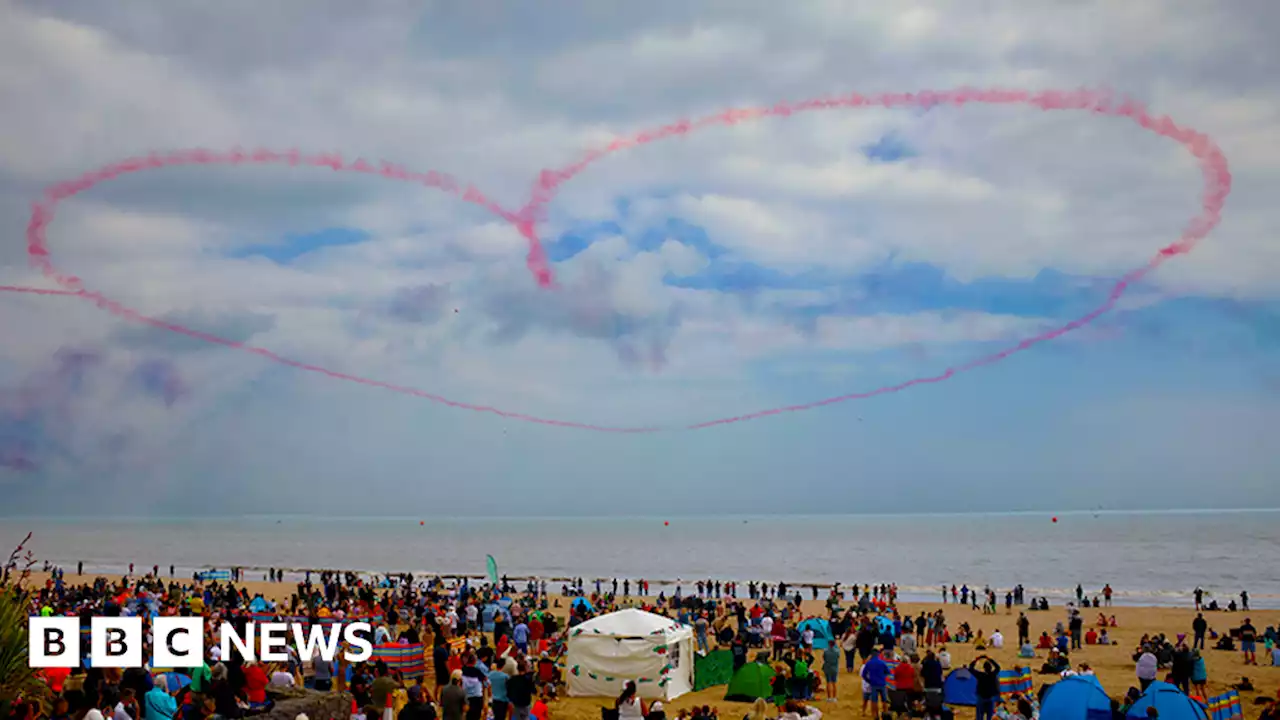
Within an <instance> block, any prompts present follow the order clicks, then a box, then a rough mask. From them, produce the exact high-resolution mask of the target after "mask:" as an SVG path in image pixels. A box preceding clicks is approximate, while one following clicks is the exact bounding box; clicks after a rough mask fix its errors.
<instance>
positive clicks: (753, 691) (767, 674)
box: [724, 663, 774, 702]
mask: <svg viewBox="0 0 1280 720" xmlns="http://www.w3.org/2000/svg"><path fill="white" fill-rule="evenodd" d="M773 674H774V673H773V668H771V667H769V666H768V665H765V664H764V663H747V664H746V665H743V666H742V667H741V668H739V669H738V672H736V673H734V674H733V679H732V680H730V681H729V690H728V692H726V693H725V695H724V699H725V700H729V701H731V702H755V700H756V698H768V697H772V696H773Z"/></svg>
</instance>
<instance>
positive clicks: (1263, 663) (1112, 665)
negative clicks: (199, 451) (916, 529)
mask: <svg viewBox="0 0 1280 720" xmlns="http://www.w3.org/2000/svg"><path fill="white" fill-rule="evenodd" d="M46 578H47V575H46V574H43V573H35V574H33V576H32V579H31V582H33V583H43V582H44V581H45V579H46ZM66 579H67V581H68V582H71V583H75V582H77V581H79V580H91V579H92V578H89V577H88V576H87V575H86V576H85V578H76V577H75V576H74V575H73V574H72V573H68V575H67V578H66ZM114 579H118V578H114ZM239 585H240V586H242V587H244V588H246V589H247V590H248V592H249V593H250V594H255V593H262V595H263V596H264V597H267V598H270V599H272V600H276V601H287V600H288V597H289V595H290V594H291V593H292V592H293V590H294V585H293V584H291V583H287V582H286V583H270V582H263V581H255V580H248V581H244V582H241V583H239ZM806 594H807V593H806ZM552 597H553V601H554V600H559V602H560V605H561V607H560V608H558V609H554V611H555V612H556V613H557V614H562V615H563V614H565V613H566V612H567V608H568V605H569V603H568V600H567V599H566V598H563V597H560V596H552ZM898 607H899V610H900V612H902V613H904V614H905V613H911V614H913V615H918V614H919V613H920V612H921V611H926V612H932V611H934V610H937V609H940V608H941V609H943V610H944V611H945V613H946V617H947V622H948V625H949V626H950V627H953V628H954V627H958V626H959V624H960V623H962V622H968V623H969V625H970V626H971V627H972V628H973V629H974V630H975V631H976V630H982V631H983V634H984V635H985V636H990V635H991V633H992V632H994V631H995V630H999V631H1001V633H1002V634H1003V635H1004V636H1005V638H1006V641H1005V647H1004V648H1002V649H999V650H996V649H987V650H986V651H985V654H987V655H988V656H990V657H992V658H994V659H995V660H996V661H997V662H998V663H1000V665H1001V667H1003V668H1005V669H1008V668H1012V667H1016V666H1019V665H1023V666H1025V665H1031V666H1032V669H1033V672H1034V671H1035V670H1038V669H1039V666H1040V664H1041V663H1042V662H1043V658H1044V653H1045V651H1038V657H1037V658H1035V659H1033V660H1026V659H1019V658H1018V657H1017V648H1016V646H1015V645H1016V643H1015V641H1016V638H1017V627H1016V625H1015V621H1016V619H1017V617H1018V612H1019V610H1018V608H1017V607H1015V608H1014V609H1013V613H1012V614H1006V612H1005V609H1004V607H1003V605H1002V606H1001V607H1000V608H999V609H998V612H997V614H995V615H984V614H982V612H981V610H974V609H971V608H970V607H968V606H961V605H957V604H950V603H949V604H947V605H940V604H937V603H900V604H899V606H898ZM1103 611H1105V612H1106V614H1107V615H1115V617H1116V621H1117V625H1118V626H1117V627H1116V628H1111V629H1110V634H1111V637H1112V639H1113V640H1114V641H1115V644H1113V645H1110V646H1106V647H1103V646H1097V645H1092V646H1091V645H1086V646H1085V647H1084V648H1083V649H1082V650H1076V651H1074V652H1072V654H1071V662H1072V665H1073V667H1074V666H1077V665H1079V664H1080V663H1088V664H1089V665H1090V666H1091V667H1092V668H1093V669H1094V670H1095V671H1096V672H1097V675H1098V677H1099V679H1100V680H1101V681H1102V685H1103V687H1104V688H1105V689H1106V690H1107V693H1108V694H1109V695H1111V696H1113V697H1119V696H1122V695H1123V694H1124V693H1125V691H1126V690H1127V689H1128V688H1129V687H1130V686H1137V685H1138V682H1137V679H1136V676H1135V672H1134V661H1133V658H1132V655H1133V652H1134V650H1135V647H1136V645H1137V643H1138V641H1139V640H1140V639H1141V638H1142V636H1143V635H1144V634H1155V633H1165V634H1166V635H1168V636H1169V637H1171V638H1172V637H1176V636H1177V635H1178V634H1179V633H1187V635H1188V638H1190V636H1191V622H1192V620H1193V619H1194V618H1195V616H1196V612H1195V610H1193V609H1192V608H1168V607H1133V606H1129V607H1120V606H1116V607H1111V608H1102V609H1100V610H1085V611H1083V615H1084V618H1085V621H1086V622H1085V627H1086V630H1087V629H1088V627H1089V626H1090V625H1092V624H1093V623H1094V621H1095V620H1096V618H1097V615H1098V613H1099V612H1103ZM804 612H805V613H806V615H810V614H812V615H819V616H823V617H825V616H826V614H825V613H826V608H825V607H824V606H823V603H822V602H821V601H812V600H809V599H806V600H805V602H804ZM1027 617H1028V618H1029V619H1030V621H1031V628H1030V632H1031V636H1032V638H1033V642H1034V638H1036V637H1038V636H1039V635H1040V632H1041V631H1042V630H1049V631H1050V632H1052V630H1053V627H1054V625H1055V624H1056V623H1057V622H1059V621H1060V620H1061V621H1065V618H1066V613H1065V609H1064V608H1063V607H1062V606H1054V607H1051V608H1050V609H1049V611H1048V612H1028V613H1027ZM1205 617H1206V619H1208V621H1209V626H1210V627H1211V628H1212V629H1214V630H1217V631H1218V632H1220V633H1225V632H1226V631H1227V630H1228V629H1229V628H1231V627H1235V626H1237V625H1239V624H1240V623H1242V622H1243V621H1244V618H1245V617H1249V618H1251V619H1252V621H1253V624H1254V625H1255V626H1257V627H1258V628H1259V630H1261V629H1263V628H1265V627H1266V626H1267V625H1276V624H1280V611H1274V610H1270V611H1268V610H1255V611H1252V612H1250V613H1241V612H1236V613H1228V612H1216V613H1206V614H1205ZM1209 645H1210V646H1211V645H1212V643H1211V642H1210V643H1209ZM947 649H948V650H949V651H950V652H951V655H952V661H953V667H958V666H959V665H961V664H967V663H968V662H970V661H971V660H972V659H973V658H974V657H975V656H976V655H978V654H979V653H978V652H977V651H975V649H974V647H973V646H972V645H971V644H954V643H953V644H951V645H948V646H947ZM1204 658H1205V664H1206V669H1207V671H1208V683H1207V685H1208V690H1209V694H1210V695H1215V694H1218V693H1221V692H1225V691H1227V690H1229V689H1231V688H1230V686H1231V685H1232V684H1234V683H1236V682H1239V681H1240V678H1241V677H1248V678H1250V679H1251V681H1252V682H1253V685H1254V687H1255V688H1256V692H1252V693H1241V701H1242V704H1243V706H1244V712H1245V716H1246V717H1253V716H1254V715H1256V710H1255V709H1254V706H1253V701H1254V698H1255V697H1259V696H1275V695H1276V693H1277V691H1280V668H1272V667H1269V666H1268V665H1269V662H1270V659H1269V658H1268V657H1264V653H1262V652H1261V651H1260V652H1259V663H1260V665H1259V666H1257V667H1254V666H1246V665H1245V664H1244V658H1243V655H1242V654H1241V653H1240V652H1238V651H1237V652H1226V651H1219V650H1213V649H1211V648H1210V649H1208V650H1206V651H1205V652H1204ZM842 670H843V665H842ZM1161 677H1163V674H1162V675H1161ZM1056 679H1057V677H1056V676H1052V675H1034V682H1035V687H1036V688H1037V689H1038V688H1039V687H1040V685H1042V684H1044V683H1046V682H1053V681H1055V680H1056ZM723 697H724V688H723V687H713V688H708V689H706V690H703V691H701V692H695V693H689V694H687V695H684V696H682V697H680V698H678V699H676V700H674V701H672V702H671V703H668V704H667V708H668V711H669V713H668V716H669V717H674V715H675V714H674V713H673V712H670V711H672V710H674V711H677V712H678V711H679V710H680V709H681V708H689V707H694V706H701V705H711V706H713V707H717V706H718V707H719V708H720V716H721V717H722V718H738V717H741V716H742V715H744V714H745V713H746V712H747V710H748V709H749V708H748V706H747V705H743V704H739V703H730V702H725V701H724V700H723ZM861 700H862V698H861V683H860V681H859V679H858V678H857V677H855V676H850V675H848V674H846V673H844V672H842V673H841V675H840V681H839V700H838V702H836V703H827V702H823V701H817V702H815V703H814V704H815V706H816V707H818V708H819V709H820V710H821V711H822V712H823V714H824V715H825V716H828V717H854V716H857V715H858V714H859V713H860V712H861ZM608 702H611V701H609V700H607V699H605V698H599V699H597V698H564V697H562V698H561V699H559V700H557V701H556V702H555V703H554V705H553V708H552V717H554V718H555V719H556V720H596V718H599V717H600V711H599V708H600V707H601V706H602V705H604V704H606V703H608ZM957 710H958V712H957V714H958V715H959V716H962V717H972V716H973V709H972V708H958V709H957Z"/></svg>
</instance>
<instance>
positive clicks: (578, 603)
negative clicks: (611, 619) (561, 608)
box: [570, 597, 596, 612]
mask: <svg viewBox="0 0 1280 720" xmlns="http://www.w3.org/2000/svg"><path fill="white" fill-rule="evenodd" d="M570 607H572V608H573V609H574V610H577V609H578V608H579V607H585V608H586V609H587V612H595V611H596V608H595V606H594V605H592V604H591V601H590V600H588V599H586V598H584V597H576V598H574V599H573V602H572V603H570Z"/></svg>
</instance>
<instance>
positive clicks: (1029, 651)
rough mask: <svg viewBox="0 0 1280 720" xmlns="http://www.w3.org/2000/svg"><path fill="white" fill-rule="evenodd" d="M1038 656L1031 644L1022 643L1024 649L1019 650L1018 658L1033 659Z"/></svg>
mask: <svg viewBox="0 0 1280 720" xmlns="http://www.w3.org/2000/svg"><path fill="white" fill-rule="evenodd" d="M1035 656H1036V649H1035V648H1034V647H1032V646H1031V643H1030V642H1025V643H1022V647H1021V648H1018V657H1020V658H1033V657H1035Z"/></svg>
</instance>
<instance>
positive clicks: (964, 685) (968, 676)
mask: <svg viewBox="0 0 1280 720" xmlns="http://www.w3.org/2000/svg"><path fill="white" fill-rule="evenodd" d="M942 696H943V700H944V701H945V702H946V703H947V704H948V705H967V706H969V707H973V706H975V705H977V704H978V679H977V678H975V677H974V676H973V673H971V672H969V668H964V667H961V668H956V669H955V670H952V671H951V672H950V673H949V674H948V675H947V679H946V680H943V681H942Z"/></svg>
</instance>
